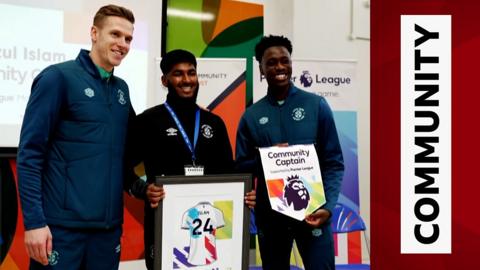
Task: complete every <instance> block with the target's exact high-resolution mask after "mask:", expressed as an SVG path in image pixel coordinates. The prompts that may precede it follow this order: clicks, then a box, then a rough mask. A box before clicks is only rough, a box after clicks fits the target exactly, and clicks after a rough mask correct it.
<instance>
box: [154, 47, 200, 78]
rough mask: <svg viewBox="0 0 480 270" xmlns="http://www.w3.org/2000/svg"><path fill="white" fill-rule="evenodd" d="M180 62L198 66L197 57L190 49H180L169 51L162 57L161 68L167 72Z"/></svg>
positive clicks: (164, 72)
mask: <svg viewBox="0 0 480 270" xmlns="http://www.w3.org/2000/svg"><path fill="white" fill-rule="evenodd" d="M178 63H190V64H192V65H193V66H194V67H195V68H197V59H196V58H195V55H193V54H192V53H191V52H189V51H185V50H181V49H178V50H173V51H169V52H168V53H166V54H165V55H164V56H163V57H162V61H161V62H160V69H161V70H162V72H163V74H167V73H168V72H169V71H170V70H171V69H172V67H173V66H174V65H176V64H178Z"/></svg>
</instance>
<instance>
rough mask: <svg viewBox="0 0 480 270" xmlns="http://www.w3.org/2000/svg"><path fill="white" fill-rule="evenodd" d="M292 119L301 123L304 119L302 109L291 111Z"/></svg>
mask: <svg viewBox="0 0 480 270" xmlns="http://www.w3.org/2000/svg"><path fill="white" fill-rule="evenodd" d="M292 118H293V120H295V121H301V120H302V119H303V118H305V110H304V109H303V108H295V109H293V111H292Z"/></svg>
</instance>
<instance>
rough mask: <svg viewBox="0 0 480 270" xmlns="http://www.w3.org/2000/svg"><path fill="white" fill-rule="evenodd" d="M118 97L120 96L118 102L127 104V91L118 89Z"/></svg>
mask: <svg viewBox="0 0 480 270" xmlns="http://www.w3.org/2000/svg"><path fill="white" fill-rule="evenodd" d="M117 97H118V103H120V104H121V105H125V104H126V103H127V101H126V100H125V93H123V91H122V90H121V89H118V91H117Z"/></svg>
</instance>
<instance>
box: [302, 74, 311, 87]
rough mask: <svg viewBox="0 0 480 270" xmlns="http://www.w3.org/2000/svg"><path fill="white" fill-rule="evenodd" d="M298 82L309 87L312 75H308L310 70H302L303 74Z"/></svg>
mask: <svg viewBox="0 0 480 270" xmlns="http://www.w3.org/2000/svg"><path fill="white" fill-rule="evenodd" d="M300 83H301V84H302V85H303V86H304V87H310V86H311V85H312V83H313V78H312V75H310V72H308V70H304V71H303V74H302V75H301V76H300Z"/></svg>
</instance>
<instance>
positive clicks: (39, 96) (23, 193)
mask: <svg viewBox="0 0 480 270" xmlns="http://www.w3.org/2000/svg"><path fill="white" fill-rule="evenodd" d="M56 69H57V68H56V67H49V68H47V69H45V70H44V71H42V72H41V73H40V74H39V75H38V76H37V77H36V78H35V80H34V81H33V84H32V90H31V94H30V98H29V100H28V104H27V107H26V110H25V115H24V118H23V124H22V130H21V133H20V144H19V147H18V155H17V172H18V188H19V193H20V201H21V205H22V213H23V220H24V224H25V229H26V230H31V229H36V228H41V227H44V226H45V225H46V220H45V216H44V212H43V205H42V173H43V170H44V168H43V167H44V166H45V164H46V163H45V160H46V156H47V155H48V151H49V142H50V140H51V138H52V135H53V133H54V131H55V128H56V125H57V121H58V119H59V115H60V112H61V108H62V103H63V87H64V86H63V85H64V83H63V81H62V80H63V77H62V76H61V75H59V71H58V70H56Z"/></svg>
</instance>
